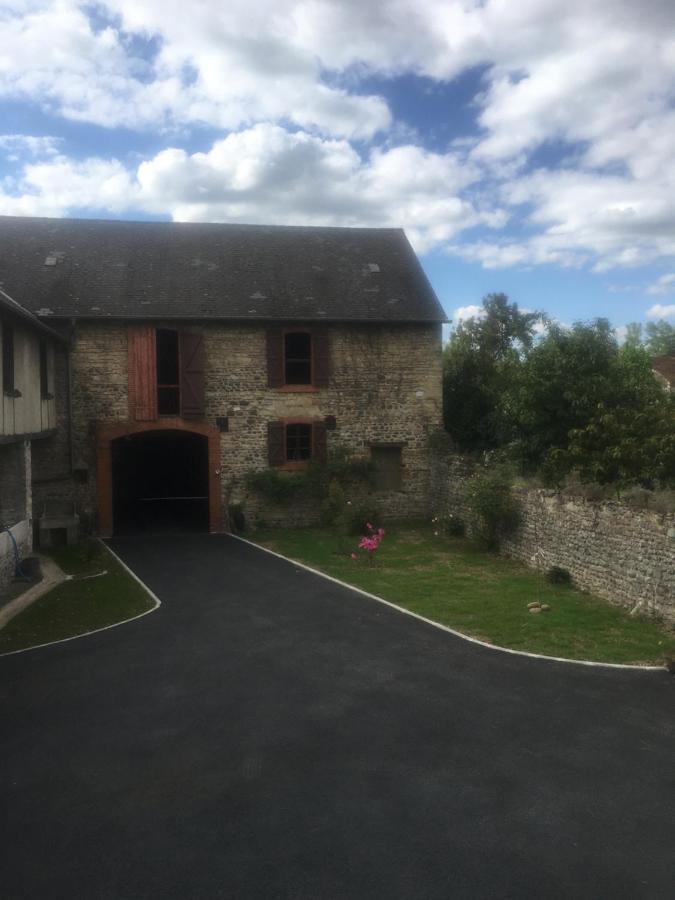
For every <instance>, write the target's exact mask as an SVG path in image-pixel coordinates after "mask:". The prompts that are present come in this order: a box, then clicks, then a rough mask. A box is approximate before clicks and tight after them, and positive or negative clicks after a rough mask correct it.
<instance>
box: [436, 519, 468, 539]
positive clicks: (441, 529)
mask: <svg viewBox="0 0 675 900" xmlns="http://www.w3.org/2000/svg"><path fill="white" fill-rule="evenodd" d="M431 524H432V525H433V526H434V531H437V532H438V533H439V534H447V535H448V536H449V537H464V534H465V532H466V528H465V526H464V522H463V520H462V519H460V517H459V516H455V515H453V513H448V514H447V515H445V516H434V518H433V519H432V520H431Z"/></svg>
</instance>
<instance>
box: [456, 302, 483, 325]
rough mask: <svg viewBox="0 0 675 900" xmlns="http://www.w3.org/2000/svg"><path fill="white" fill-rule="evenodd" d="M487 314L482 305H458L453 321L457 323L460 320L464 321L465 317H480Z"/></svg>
mask: <svg viewBox="0 0 675 900" xmlns="http://www.w3.org/2000/svg"><path fill="white" fill-rule="evenodd" d="M484 315H485V310H484V309H483V307H482V306H475V305H469V306H458V307H457V309H456V310H455V311H454V312H453V314H452V321H453V322H454V323H455V325H457V324H458V323H459V322H463V321H464V320H465V319H480V318H482V317H483V316H484Z"/></svg>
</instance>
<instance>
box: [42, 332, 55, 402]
mask: <svg viewBox="0 0 675 900" xmlns="http://www.w3.org/2000/svg"><path fill="white" fill-rule="evenodd" d="M50 349H51V348H50V345H49V341H48V340H47V339H46V338H40V349H39V358H40V399H41V400H53V399H54V394H53V393H52V392H51V391H50V390H49V356H50Z"/></svg>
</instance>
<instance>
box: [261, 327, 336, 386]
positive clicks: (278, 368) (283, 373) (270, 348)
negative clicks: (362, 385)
mask: <svg viewBox="0 0 675 900" xmlns="http://www.w3.org/2000/svg"><path fill="white" fill-rule="evenodd" d="M330 368H331V361H330V339H329V330H328V329H327V328H325V327H323V326H312V327H311V328H305V329H304V330H298V329H295V328H293V329H291V328H288V329H284V328H283V327H281V326H278V325H273V326H270V327H269V328H268V329H267V384H268V386H269V387H271V388H276V389H278V390H286V391H314V390H317V389H320V388H326V387H328V386H329V384H330Z"/></svg>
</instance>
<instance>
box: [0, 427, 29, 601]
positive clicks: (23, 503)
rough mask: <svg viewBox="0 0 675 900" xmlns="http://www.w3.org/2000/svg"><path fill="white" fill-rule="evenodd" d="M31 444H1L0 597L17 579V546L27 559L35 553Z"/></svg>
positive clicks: (18, 442)
mask: <svg viewBox="0 0 675 900" xmlns="http://www.w3.org/2000/svg"><path fill="white" fill-rule="evenodd" d="M30 459H31V445H30V442H29V441H17V442H16V443H11V444H0V528H3V530H2V531H1V532H0V595H1V594H2V591H3V590H4V588H5V587H6V586H7V584H8V583H9V582H10V580H11V578H12V576H13V575H14V567H15V554H14V542H13V541H12V539H11V538H10V536H9V534H8V533H7V531H5V530H4V527H7V528H9V529H10V531H11V532H12V535H13V537H14V541H16V543H17V546H18V549H19V555H20V557H21V558H22V559H23V558H24V557H25V556H27V555H28V554H29V553H30V552H31V551H32V549H33V528H32V497H31V484H30Z"/></svg>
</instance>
